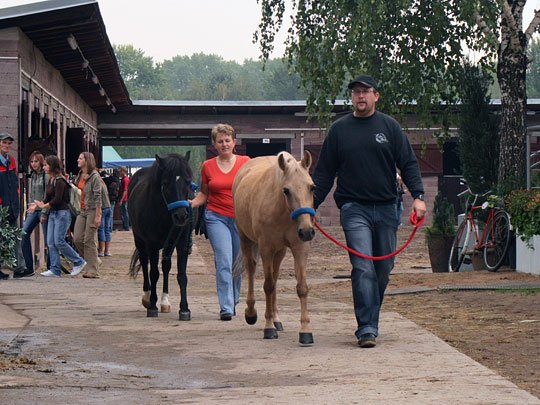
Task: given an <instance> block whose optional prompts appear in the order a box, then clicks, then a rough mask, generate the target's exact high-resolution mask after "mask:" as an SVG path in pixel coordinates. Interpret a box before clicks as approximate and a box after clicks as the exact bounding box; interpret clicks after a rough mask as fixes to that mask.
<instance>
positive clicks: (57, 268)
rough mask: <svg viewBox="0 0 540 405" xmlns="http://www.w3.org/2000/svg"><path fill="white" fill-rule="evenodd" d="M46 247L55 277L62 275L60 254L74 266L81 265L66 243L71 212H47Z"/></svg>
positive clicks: (81, 261) (81, 262)
mask: <svg viewBox="0 0 540 405" xmlns="http://www.w3.org/2000/svg"><path fill="white" fill-rule="evenodd" d="M47 224H48V227H47V246H48V247H49V258H50V260H51V267H50V269H49V270H51V271H52V272H53V273H54V274H56V275H57V276H59V275H61V274H62V265H61V263H60V253H62V254H63V255H64V257H65V258H66V259H68V260H69V261H70V262H72V263H73V264H74V265H75V266H80V265H81V264H83V262H84V260H83V259H82V258H81V256H79V255H78V254H77V252H76V251H75V250H74V249H73V248H72V247H71V246H70V245H69V244H68V243H67V242H66V232H67V230H68V228H69V226H70V225H71V212H69V210H59V211H53V210H51V211H49V220H48V221H47Z"/></svg>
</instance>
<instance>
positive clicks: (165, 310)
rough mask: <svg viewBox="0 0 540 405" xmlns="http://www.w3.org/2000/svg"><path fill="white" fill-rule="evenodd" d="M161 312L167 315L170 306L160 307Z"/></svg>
mask: <svg viewBox="0 0 540 405" xmlns="http://www.w3.org/2000/svg"><path fill="white" fill-rule="evenodd" d="M161 312H162V313H164V314H168V313H169V312H171V306H170V305H161Z"/></svg>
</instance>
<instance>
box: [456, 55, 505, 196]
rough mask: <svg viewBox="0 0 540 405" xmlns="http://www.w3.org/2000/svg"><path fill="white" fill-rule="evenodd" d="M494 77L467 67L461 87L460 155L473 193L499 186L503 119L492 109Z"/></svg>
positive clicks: (473, 67) (470, 66)
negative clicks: (491, 91) (491, 92)
mask: <svg viewBox="0 0 540 405" xmlns="http://www.w3.org/2000/svg"><path fill="white" fill-rule="evenodd" d="M492 81H493V76H492V75H491V74H490V73H489V72H485V71H483V70H482V69H481V68H480V67H478V66H473V65H470V64H467V65H465V68H464V79H463V84H462V86H461V88H460V98H461V100H462V103H461V105H460V114H459V156H460V160H461V165H462V169H463V175H464V177H465V178H466V179H467V183H468V185H469V187H470V188H471V190H473V192H475V193H480V192H482V193H484V192H486V191H488V190H490V189H494V188H496V187H497V175H498V164H499V118H498V116H497V115H495V114H494V113H493V112H492V111H491V110H490V101H491V100H490V95H489V92H488V89H489V86H490V84H491V82H492Z"/></svg>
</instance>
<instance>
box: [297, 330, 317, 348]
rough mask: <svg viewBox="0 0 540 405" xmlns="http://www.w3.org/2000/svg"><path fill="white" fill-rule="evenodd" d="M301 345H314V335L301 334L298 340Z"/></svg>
mask: <svg viewBox="0 0 540 405" xmlns="http://www.w3.org/2000/svg"><path fill="white" fill-rule="evenodd" d="M298 341H299V342H300V344H301V345H312V344H313V333H311V332H300V337H299V339H298Z"/></svg>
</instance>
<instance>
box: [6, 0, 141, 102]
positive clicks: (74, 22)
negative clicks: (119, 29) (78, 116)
mask: <svg viewBox="0 0 540 405" xmlns="http://www.w3.org/2000/svg"><path fill="white" fill-rule="evenodd" d="M12 27H18V28H19V29H20V30H21V31H22V32H23V33H24V34H25V35H26V36H27V37H28V38H30V40H31V41H32V43H33V44H34V45H35V46H36V48H38V49H39V50H40V51H41V53H42V54H43V56H44V57H45V59H46V60H47V61H48V62H49V63H50V64H51V65H52V66H53V67H54V68H56V69H57V70H58V71H59V72H60V74H61V75H62V77H63V78H64V79H65V81H66V82H67V83H68V84H69V86H71V87H72V88H73V90H75V91H76V92H77V93H78V94H79V95H80V97H81V98H82V99H83V100H84V101H85V102H86V103H87V104H88V105H89V106H90V107H91V108H92V109H93V110H94V111H96V112H97V113H100V112H108V111H111V108H112V106H114V107H115V108H116V109H117V110H122V109H125V108H127V107H128V106H129V105H130V103H131V101H130V99H129V94H128V91H127V89H126V86H125V84H124V81H123V79H122V76H121V75H120V69H119V67H118V61H117V60H116V56H115V55H114V51H113V48H112V46H111V43H110V42H109V38H108V37H107V32H106V29H105V24H104V22H103V18H102V17H101V13H100V11H99V6H98V2H97V1H96V0H49V1H44V2H40V3H32V4H27V5H23V6H16V7H8V8H3V9H0V29H4V28H12ZM70 36H73V38H74V39H75V41H72V42H71V43H69V42H68V38H69V37H70ZM73 48H74V49H73ZM83 58H84V59H86V60H87V61H88V67H89V68H86V69H85V68H83V63H84V59H83ZM94 75H95V77H97V79H98V83H95V80H92V78H93V76H94ZM100 86H101V88H102V89H103V91H101V90H100ZM107 97H108V99H109V100H110V105H109V104H108V103H107Z"/></svg>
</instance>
